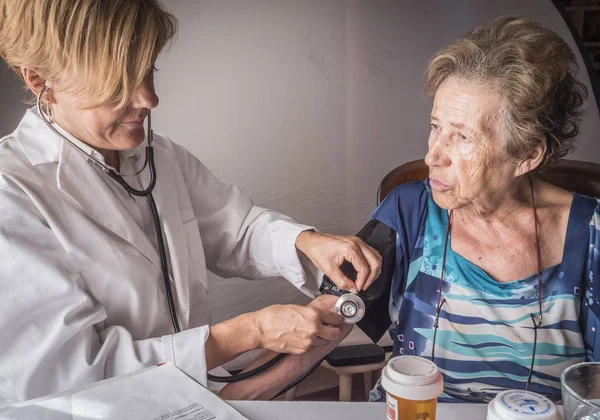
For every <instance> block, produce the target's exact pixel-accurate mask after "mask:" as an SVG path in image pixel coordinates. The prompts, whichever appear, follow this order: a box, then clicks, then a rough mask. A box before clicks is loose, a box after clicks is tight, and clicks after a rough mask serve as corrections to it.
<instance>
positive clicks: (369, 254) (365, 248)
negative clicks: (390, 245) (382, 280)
mask: <svg viewBox="0 0 600 420" xmlns="http://www.w3.org/2000/svg"><path fill="white" fill-rule="evenodd" d="M358 246H359V247H360V250H361V251H362V254H363V256H364V257H365V260H367V263H368V264H369V275H368V276H367V278H366V280H365V283H364V284H362V283H359V278H358V277H357V278H356V285H357V287H358V290H364V289H367V288H368V287H369V286H370V285H371V284H373V282H374V281H375V280H376V279H377V278H378V277H379V276H380V275H381V264H382V261H383V257H382V256H381V254H380V253H379V252H378V251H377V250H376V249H375V248H373V247H371V246H369V245H367V244H366V243H364V242H363V241H361V240H360V239H359V242H358Z"/></svg>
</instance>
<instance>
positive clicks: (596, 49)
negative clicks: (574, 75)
mask: <svg viewBox="0 0 600 420" xmlns="http://www.w3.org/2000/svg"><path fill="white" fill-rule="evenodd" d="M559 3H561V4H562V5H563V6H564V8H565V11H566V12H567V13H568V14H569V15H570V16H571V21H572V22H573V26H575V29H576V30H577V32H578V33H579V37H580V38H581V41H582V42H583V45H584V46H585V48H586V50H587V53H588V54H589V56H590V60H591V61H592V64H593V66H594V69H595V70H596V75H600V0H561V1H559Z"/></svg>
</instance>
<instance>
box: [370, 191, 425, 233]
mask: <svg viewBox="0 0 600 420" xmlns="http://www.w3.org/2000/svg"><path fill="white" fill-rule="evenodd" d="M428 195H429V187H428V184H427V181H415V182H407V183H404V184H400V185H398V186H397V187H395V188H393V189H392V190H391V191H390V192H389V193H388V194H387V195H386V197H385V199H384V200H383V201H382V202H381V204H380V205H379V206H378V207H377V208H376V209H375V211H374V212H373V214H372V215H371V218H372V219H376V220H379V221H381V222H383V223H385V224H387V225H388V226H390V227H392V228H394V229H397V228H399V225H400V224H402V225H404V224H409V225H414V226H415V227H417V226H418V225H419V224H420V222H421V221H422V218H423V215H424V214H425V212H426V208H427V198H428Z"/></svg>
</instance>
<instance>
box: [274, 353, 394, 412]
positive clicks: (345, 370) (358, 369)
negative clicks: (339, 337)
mask: <svg viewBox="0 0 600 420" xmlns="http://www.w3.org/2000/svg"><path fill="white" fill-rule="evenodd" d="M389 357H390V353H388V354H386V358H385V360H384V361H383V362H379V363H373V364H369V365H355V366H340V367H336V366H331V365H330V364H329V363H327V361H326V360H323V362H322V363H321V367H324V368H326V369H329V370H332V371H334V372H335V373H337V374H338V376H339V380H340V396H339V400H340V401H345V402H348V401H351V400H352V379H353V376H354V374H356V373H362V374H363V381H364V384H365V399H366V400H368V399H369V391H370V390H371V388H373V372H378V371H380V370H381V369H383V368H384V367H385V365H386V364H387V361H388V359H389ZM297 390H298V386H295V387H294V388H292V389H290V390H289V391H287V392H286V394H285V400H286V401H293V400H294V398H295V397H296V392H297Z"/></svg>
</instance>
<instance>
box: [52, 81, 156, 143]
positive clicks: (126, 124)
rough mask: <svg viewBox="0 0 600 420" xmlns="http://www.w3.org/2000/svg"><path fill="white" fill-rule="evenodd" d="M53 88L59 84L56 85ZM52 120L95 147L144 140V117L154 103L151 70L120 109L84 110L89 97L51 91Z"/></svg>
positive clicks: (107, 107) (109, 107) (103, 107)
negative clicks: (52, 101)
mask: <svg viewBox="0 0 600 420" xmlns="http://www.w3.org/2000/svg"><path fill="white" fill-rule="evenodd" d="M57 87H60V86H59V85H57ZM53 96H54V100H55V101H56V104H54V105H53V106H52V109H53V113H54V119H55V121H56V122H57V123H58V124H59V125H60V126H61V127H62V128H64V129H65V130H67V131H68V132H69V133H71V134H72V135H73V136H75V137H76V138H78V139H79V140H81V141H83V142H84V143H86V144H88V145H90V146H92V147H94V148H95V149H98V150H128V149H133V148H135V147H137V146H138V145H140V144H141V143H142V142H143V141H144V137H145V130H144V120H145V118H146V117H147V116H148V113H149V112H150V110H151V109H152V108H155V107H156V106H157V105H158V96H156V92H155V91H154V76H153V71H150V72H149V73H148V76H147V77H146V78H145V79H144V81H143V82H142V83H141V84H140V85H139V86H138V87H137V88H136V90H135V91H134V93H133V95H132V97H131V98H130V102H129V104H128V105H127V106H126V107H125V108H123V109H115V108H114V107H112V106H109V105H106V106H102V107H99V108H92V109H85V108H86V104H88V103H91V101H90V98H86V97H85V96H76V95H73V94H70V93H67V92H64V91H60V90H58V91H53Z"/></svg>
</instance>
